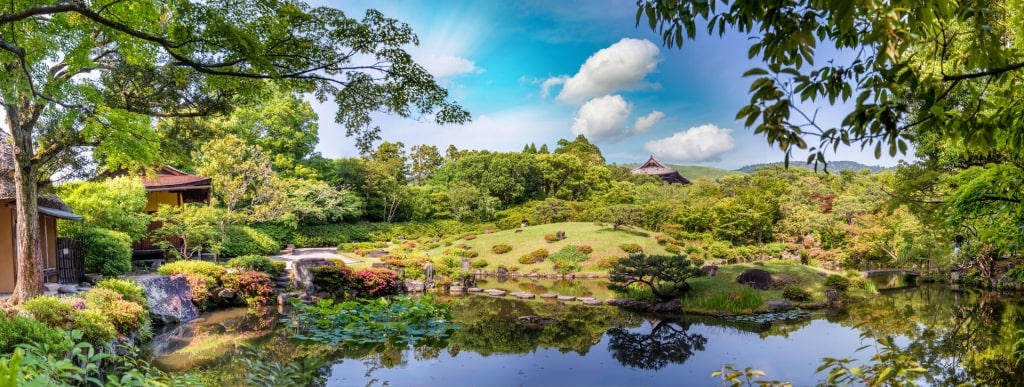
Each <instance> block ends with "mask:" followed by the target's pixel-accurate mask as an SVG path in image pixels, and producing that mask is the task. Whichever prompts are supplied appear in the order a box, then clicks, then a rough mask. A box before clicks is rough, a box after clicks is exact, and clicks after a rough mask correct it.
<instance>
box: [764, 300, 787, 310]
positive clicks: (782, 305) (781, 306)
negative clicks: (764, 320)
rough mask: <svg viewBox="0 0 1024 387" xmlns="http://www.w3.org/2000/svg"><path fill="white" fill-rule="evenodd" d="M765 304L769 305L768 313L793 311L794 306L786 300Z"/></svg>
mask: <svg viewBox="0 0 1024 387" xmlns="http://www.w3.org/2000/svg"><path fill="white" fill-rule="evenodd" d="M765 304H767V305H768V311H770V312H785V311H787V310H790V309H793V304H791V303H789V301H785V300H777V301H768V302H766V303H765Z"/></svg>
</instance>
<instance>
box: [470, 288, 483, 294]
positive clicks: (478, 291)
mask: <svg viewBox="0 0 1024 387" xmlns="http://www.w3.org/2000/svg"><path fill="white" fill-rule="evenodd" d="M466 290H467V291H469V292H470V293H480V292H482V291H484V290H483V289H480V288H469V289H466Z"/></svg>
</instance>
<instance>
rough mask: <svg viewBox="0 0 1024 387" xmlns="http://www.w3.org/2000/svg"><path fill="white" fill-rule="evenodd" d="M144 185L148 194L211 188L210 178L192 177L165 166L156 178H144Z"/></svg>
mask: <svg viewBox="0 0 1024 387" xmlns="http://www.w3.org/2000/svg"><path fill="white" fill-rule="evenodd" d="M142 184H143V185H145V186H146V192H153V191H168V190H172V189H203V188H210V178H209V177H203V176H197V175H190V174H188V173H185V172H182V171H179V170H177V169H175V168H172V167H169V166H166V165H165V166H163V167H161V168H160V169H158V170H157V171H156V176H153V177H150V176H143V177H142Z"/></svg>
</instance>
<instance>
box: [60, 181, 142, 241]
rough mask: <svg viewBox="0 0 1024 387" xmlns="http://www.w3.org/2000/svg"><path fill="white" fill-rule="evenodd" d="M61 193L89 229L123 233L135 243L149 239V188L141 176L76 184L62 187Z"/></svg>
mask: <svg viewBox="0 0 1024 387" xmlns="http://www.w3.org/2000/svg"><path fill="white" fill-rule="evenodd" d="M58 192H59V193H60V197H61V198H62V199H63V200H64V201H65V202H67V203H68V206H70V207H71V208H73V209H75V211H78V212H79V213H81V214H82V217H83V218H84V219H85V222H86V223H88V225H89V226H91V227H100V228H106V229H110V230H114V231H120V232H123V233H125V234H127V235H128V236H129V237H131V239H132V240H139V239H142V237H144V236H146V228H147V227H148V226H149V217H147V216H146V215H145V210H146V187H145V186H143V185H142V180H141V179H139V178H138V177H135V176H120V177H115V178H111V179H104V180H101V181H80V182H73V183H68V184H64V185H61V186H60V187H58Z"/></svg>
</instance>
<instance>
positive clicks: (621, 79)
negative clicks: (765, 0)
mask: <svg viewBox="0 0 1024 387" xmlns="http://www.w3.org/2000/svg"><path fill="white" fill-rule="evenodd" d="M312 4H314V5H327V6H332V7H336V8H341V9H342V10H344V11H346V13H348V14H349V15H350V16H352V17H357V18H359V17H361V16H362V14H363V13H364V12H365V10H366V9H367V8H374V9H377V10H379V11H381V12H383V13H384V15H385V16H388V17H392V18H396V19H398V20H401V21H403V22H406V23H408V24H409V25H410V26H411V27H412V28H413V30H414V31H415V32H416V34H417V35H418V36H419V39H420V45H419V46H417V47H408V48H407V49H408V51H409V52H410V53H411V54H412V55H413V57H414V58H416V60H417V61H418V62H419V63H420V64H422V65H424V67H425V68H427V70H428V71H430V72H431V73H432V74H433V75H434V76H435V77H436V78H437V79H438V81H439V82H440V83H441V84H442V85H444V86H445V87H446V88H448V90H449V92H450V94H451V97H452V99H453V100H454V101H456V102H458V103H460V104H461V105H462V106H463V107H465V108H466V109H467V110H469V112H470V113H471V114H472V115H473V122H471V123H468V124H465V125H450V126H443V127H442V126H438V125H435V124H432V123H430V122H428V121H429V120H428V119H427V118H421V119H419V120H417V119H401V118H399V117H394V116H389V115H383V114H380V115H377V116H376V122H377V124H378V125H380V126H381V128H382V129H383V131H382V136H383V137H384V140H386V141H402V142H404V143H405V144H406V146H407V147H408V146H412V145H416V144H428V145H436V146H437V147H438V148H439V149H441V150H442V152H443V150H444V149H445V148H447V147H448V145H449V144H454V145H455V146H456V147H458V148H459V149H486V150H492V151H519V150H522V148H523V146H524V145H525V144H528V143H536V144H537V146H538V147H539V146H540V145H541V144H548V146H549V147H550V148H552V149H553V147H554V145H555V143H556V142H557V141H558V139H560V138H567V139H572V138H575V137H576V135H577V134H584V135H586V136H587V138H589V139H590V140H591V142H594V143H596V144H597V145H598V146H600V148H601V150H602V152H603V153H604V156H605V158H606V159H607V160H608V161H609V162H614V163H638V162H643V161H645V160H646V159H647V157H648V156H650V155H652V154H653V155H654V156H655V157H656V158H658V159H659V160H662V161H664V162H671V163H676V164H683V165H706V166H713V167H719V168H727V169H734V168H739V167H742V166H744V165H748V164H754V163H763V162H776V161H782V157H783V154H782V152H781V151H779V150H777V149H772V148H769V147H768V145H767V142H766V141H765V139H764V138H763V137H761V136H755V135H754V134H753V132H752V131H749V130H747V129H745V128H743V125H742V123H741V122H738V121H736V120H735V119H734V117H735V115H736V111H738V110H739V108H740V107H742V106H743V105H744V104H745V102H747V101H749V96H748V95H747V90H748V87H749V80H748V79H744V78H742V77H741V75H742V74H743V72H745V71H746V70H748V69H750V68H751V67H755V66H757V63H755V62H751V61H749V60H747V54H746V53H747V48H748V47H749V43H748V42H747V37H745V36H740V35H738V34H732V35H726V36H725V37H724V38H719V37H717V36H713V37H712V36H702V37H701V38H699V39H698V40H696V41H688V42H686V43H685V44H684V47H683V49H682V50H679V49H670V48H666V47H663V46H662V45H661V40H660V39H659V37H658V36H657V34H655V33H653V32H651V31H650V30H649V29H648V28H647V27H645V26H641V27H640V28H636V27H635V12H636V2H635V0H571V1H534V0H528V1H515V2H513V1H497V0H481V1H450V0H445V1H426V0H418V1H414V0H407V1H406V0H403V1H394V0H391V1H338V0H317V1H312ZM314 107H315V109H316V110H317V112H318V113H319V115H320V144H319V146H318V147H317V150H318V151H319V152H321V154H323V155H324V156H326V157H355V156H358V152H357V150H356V148H355V146H354V142H353V141H352V140H351V139H348V138H346V137H345V136H344V129H343V128H341V127H340V126H339V125H338V124H336V123H334V122H333V117H334V110H333V109H332V106H331V103H327V104H322V105H321V104H316V103H314ZM843 114H844V113H843V109H842V108H841V107H840V108H828V107H822V110H821V111H820V112H819V117H821V118H823V119H824V120H826V121H830V122H836V121H837V120H838V118H839V117H841V116H842V115H843ZM797 156H798V158H800V157H805V155H799V154H798V155H797ZM829 158H830V159H832V160H854V161H859V162H862V163H865V164H871V165H894V164H895V163H896V159H892V158H883V159H881V160H876V159H874V157H873V154H872V152H870V151H865V152H861V151H860V149H859V147H857V148H852V149H841V150H840V151H839V153H838V154H835V155H831V157H829Z"/></svg>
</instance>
